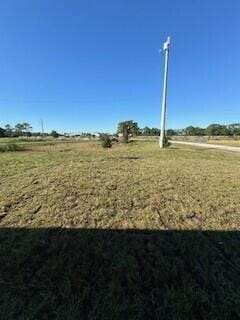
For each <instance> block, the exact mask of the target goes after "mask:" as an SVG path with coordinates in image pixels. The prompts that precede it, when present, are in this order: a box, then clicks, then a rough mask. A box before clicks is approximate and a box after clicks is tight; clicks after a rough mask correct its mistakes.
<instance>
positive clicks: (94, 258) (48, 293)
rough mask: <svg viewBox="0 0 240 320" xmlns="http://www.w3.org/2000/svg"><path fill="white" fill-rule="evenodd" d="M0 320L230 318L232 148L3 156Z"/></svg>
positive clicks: (233, 298)
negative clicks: (227, 150)
mask: <svg viewBox="0 0 240 320" xmlns="http://www.w3.org/2000/svg"><path fill="white" fill-rule="evenodd" d="M0 168H1V169H0V188H1V193H0V208H1V209H0V259H1V260H2V261H1V263H0V286H1V295H0V318H1V319H239V318H240V291H239V288H240V268H239V265H240V232H239V230H240V200H239V195H240V155H238V154H234V153H228V152H224V151H220V150H213V149H200V148H193V147H189V146H175V145H173V146H171V147H170V148H168V149H166V150H159V148H158V143H157V142H142V141H141V142H140V141H139V142H132V143H130V144H128V145H126V146H124V145H114V147H113V148H112V149H110V150H104V149H102V148H101V146H100V144H99V143H98V142H79V143H58V144H53V145H31V147H29V150H27V151H23V152H5V153H1V154H0Z"/></svg>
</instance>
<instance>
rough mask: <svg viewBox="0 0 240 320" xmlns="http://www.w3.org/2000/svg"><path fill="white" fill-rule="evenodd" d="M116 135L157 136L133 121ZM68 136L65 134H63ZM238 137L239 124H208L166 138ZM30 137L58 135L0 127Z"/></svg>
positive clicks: (6, 133) (4, 133)
mask: <svg viewBox="0 0 240 320" xmlns="http://www.w3.org/2000/svg"><path fill="white" fill-rule="evenodd" d="M117 134H121V135H122V138H123V140H124V141H125V142H127V141H128V139H129V136H159V135H160V130H159V129H158V128H150V127H144V128H140V127H139V125H138V123H137V122H135V121H133V120H127V121H123V122H120V123H119V124H118V128H117ZM64 135H66V136H68V135H67V134H64ZM100 135H101V134H100ZM175 135H176V136H233V137H234V136H240V123H232V124H229V125H222V124H210V125H209V126H208V127H206V128H200V127H194V126H188V127H186V128H184V129H168V130H167V136H175ZM31 136H33V137H34V136H52V137H54V138H57V137H59V136H60V134H59V133H58V132H57V131H56V130H52V131H51V132H50V133H41V132H33V131H32V126H31V125H30V124H29V123H27V122H23V123H17V124H16V125H15V126H11V125H9V124H6V125H5V126H4V127H3V128H2V127H0V137H31ZM81 136H83V137H90V136H91V137H94V136H95V135H92V134H91V133H87V132H86V133H82V134H81Z"/></svg>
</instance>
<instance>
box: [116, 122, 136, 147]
mask: <svg viewBox="0 0 240 320" xmlns="http://www.w3.org/2000/svg"><path fill="white" fill-rule="evenodd" d="M139 131H140V130H139V127H138V123H137V122H134V121H133V120H128V121H123V122H119V124H118V130H117V132H118V133H121V134H122V135H123V142H124V143H128V139H129V135H130V134H131V135H133V136H135V135H137V134H138V133H139Z"/></svg>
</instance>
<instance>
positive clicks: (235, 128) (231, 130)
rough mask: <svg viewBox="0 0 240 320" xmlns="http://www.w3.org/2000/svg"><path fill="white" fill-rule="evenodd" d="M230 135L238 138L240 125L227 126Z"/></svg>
mask: <svg viewBox="0 0 240 320" xmlns="http://www.w3.org/2000/svg"><path fill="white" fill-rule="evenodd" d="M228 130H229V133H230V135H232V136H240V123H232V124H230V125H229V126H228Z"/></svg>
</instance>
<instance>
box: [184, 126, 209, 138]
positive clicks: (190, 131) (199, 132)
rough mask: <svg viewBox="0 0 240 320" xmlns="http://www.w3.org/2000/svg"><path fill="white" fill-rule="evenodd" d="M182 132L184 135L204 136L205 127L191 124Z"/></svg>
mask: <svg viewBox="0 0 240 320" xmlns="http://www.w3.org/2000/svg"><path fill="white" fill-rule="evenodd" d="M183 132H184V135H185V136H204V135H205V134H206V133H205V129H203V128H200V127H193V126H189V127H186V128H185V129H183Z"/></svg>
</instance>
